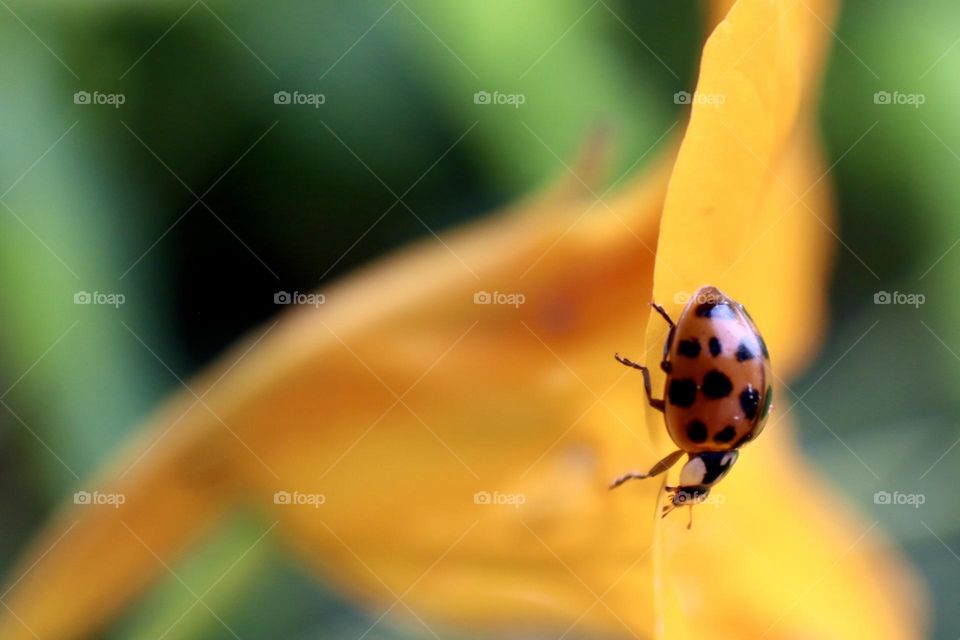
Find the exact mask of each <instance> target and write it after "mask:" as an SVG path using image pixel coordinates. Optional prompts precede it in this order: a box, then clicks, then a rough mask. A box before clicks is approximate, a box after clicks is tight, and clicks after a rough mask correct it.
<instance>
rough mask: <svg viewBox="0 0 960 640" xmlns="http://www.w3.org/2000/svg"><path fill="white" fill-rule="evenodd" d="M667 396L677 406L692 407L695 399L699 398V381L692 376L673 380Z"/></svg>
mask: <svg viewBox="0 0 960 640" xmlns="http://www.w3.org/2000/svg"><path fill="white" fill-rule="evenodd" d="M667 398H669V399H670V404H672V405H673V406H675V407H682V408H687V407H692V406H693V401H694V400H696V398H697V383H696V382H694V381H693V380H691V379H690V378H683V379H680V380H671V381H670V388H669V389H667Z"/></svg>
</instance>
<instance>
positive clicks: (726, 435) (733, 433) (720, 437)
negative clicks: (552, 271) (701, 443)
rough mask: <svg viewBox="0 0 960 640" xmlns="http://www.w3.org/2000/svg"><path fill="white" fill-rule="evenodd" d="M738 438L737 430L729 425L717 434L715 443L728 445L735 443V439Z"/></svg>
mask: <svg viewBox="0 0 960 640" xmlns="http://www.w3.org/2000/svg"><path fill="white" fill-rule="evenodd" d="M736 437H737V428H736V427H734V426H733V425H730V424H728V425H727V426H725V427H724V428H723V429H720V431H718V432H717V435H715V436H713V441H714V442H719V443H720V444H726V443H728V442H733V439H734V438H736Z"/></svg>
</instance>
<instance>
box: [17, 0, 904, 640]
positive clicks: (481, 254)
mask: <svg viewBox="0 0 960 640" xmlns="http://www.w3.org/2000/svg"><path fill="white" fill-rule="evenodd" d="M728 8H729V11H728ZM713 11H714V18H715V20H714V21H715V22H716V24H717V26H716V28H715V30H714V31H713V33H712V35H711V36H710V38H709V40H708V41H707V43H706V45H705V47H704V53H703V59H702V66H701V71H700V78H699V82H698V85H697V94H696V98H695V99H694V100H692V102H693V106H692V114H691V118H690V122H689V125H688V128H687V131H686V134H685V136H684V138H683V142H682V145H681V146H680V149H679V152H678V154H677V156H676V159H675V163H673V166H672V171H671V170H670V167H669V166H667V164H666V163H660V165H658V167H657V168H655V169H654V170H652V171H651V172H650V173H649V174H648V175H647V176H646V177H645V178H644V179H643V181H640V182H636V183H635V184H633V185H632V186H630V187H628V188H626V189H624V190H623V191H622V192H620V193H618V194H616V195H615V196H613V197H611V198H610V199H609V201H608V202H602V203H598V202H597V199H596V198H595V197H594V195H593V194H585V193H582V192H578V191H577V190H576V189H571V188H570V186H569V185H566V186H565V187H564V188H560V189H557V190H555V191H553V192H550V193H548V194H546V195H544V196H541V197H540V198H538V199H535V200H533V201H531V202H529V203H524V204H521V205H518V206H516V207H514V208H512V209H511V210H508V211H505V212H502V213H498V214H496V215H493V216H491V217H489V218H488V219H486V220H484V221H482V222H479V223H476V224H474V225H471V226H470V227H469V228H465V229H463V230H461V231H459V232H457V233H454V234H452V235H451V236H450V237H448V238H444V241H443V243H442V244H441V243H437V242H436V241H435V240H433V239H431V240H430V241H428V242H424V243H421V244H419V245H416V246H414V247H412V248H410V249H408V250H406V251H403V252H401V253H399V254H397V255H394V256H392V257H390V258H388V259H386V260H383V261H381V262H380V263H378V264H376V265H373V266H371V267H369V268H367V269H365V270H363V271H362V272H360V273H357V274H356V275H354V276H352V277H350V278H348V279H346V280H345V281H343V282H342V283H341V284H340V285H339V286H337V287H335V288H333V289H331V290H329V291H326V292H325V294H326V300H327V303H326V304H325V305H324V306H323V307H322V308H321V309H320V310H315V309H313V308H312V307H307V308H304V309H302V310H298V311H296V312H293V313H290V314H288V315H286V316H284V317H283V318H282V319H281V320H280V321H279V323H278V324H277V325H276V326H274V327H271V328H269V329H266V330H265V331H264V332H262V333H261V334H259V335H258V336H255V337H253V338H251V340H250V341H249V342H248V343H247V344H244V345H240V346H239V347H238V348H237V349H235V350H234V351H233V352H232V353H230V354H228V355H226V356H225V357H224V358H223V359H222V361H221V362H220V363H219V364H218V365H217V366H215V367H214V368H212V369H211V370H210V371H209V372H208V373H207V374H205V375H204V376H202V378H201V379H200V380H199V381H197V382H195V383H192V384H191V385H190V387H191V389H192V391H190V392H184V393H182V394H179V395H177V396H176V397H174V398H172V399H171V400H170V402H169V403H168V404H167V405H166V406H165V407H164V408H163V409H162V410H161V411H160V412H159V413H158V414H157V415H156V416H155V417H154V419H153V420H152V421H151V423H150V424H149V425H148V426H147V428H146V429H144V431H143V433H142V435H141V437H140V438H139V439H138V441H137V442H136V443H134V444H133V445H131V447H130V448H129V449H128V450H127V451H125V452H123V453H122V454H121V455H119V456H118V458H117V460H116V461H115V462H114V464H112V465H111V466H110V467H108V468H107V469H105V470H104V472H103V476H102V481H101V483H100V484H99V487H100V490H102V491H103V492H105V493H120V494H123V495H124V496H125V498H126V502H125V504H123V505H122V506H120V507H119V508H116V509H114V508H94V509H89V508H86V509H81V508H78V507H75V506H69V507H65V508H64V510H63V512H62V513H61V514H60V515H59V516H58V518H57V519H56V520H55V521H54V522H53V523H51V525H50V526H49V528H48V529H47V530H46V531H45V532H44V533H43V534H42V535H41V536H40V537H39V538H38V539H37V540H36V542H35V544H34V546H33V548H32V549H31V550H29V551H28V553H27V554H26V555H25V557H24V559H23V563H22V565H21V566H20V567H19V569H18V570H16V571H15V572H14V577H13V579H14V580H16V582H15V584H13V586H12V589H11V590H10V591H9V594H8V595H7V596H6V597H5V599H4V602H5V603H6V604H7V607H8V608H7V609H6V610H4V611H2V612H0V613H3V617H2V618H0V637H3V638H30V637H33V636H34V634H35V635H36V636H38V637H40V638H58V639H59V638H75V637H83V636H85V635H88V634H89V633H91V631H92V630H93V629H95V628H98V627H100V626H101V625H103V624H105V623H106V622H107V621H108V620H110V619H111V617H112V616H114V615H116V614H117V612H118V611H119V610H120V609H121V608H122V607H124V606H125V605H127V604H129V603H130V602H131V601H132V600H133V599H134V598H136V597H137V596H138V595H139V594H140V593H142V592H143V590H144V589H145V588H146V587H147V586H149V584H150V583H151V582H152V581H153V580H155V579H156V578H158V577H159V576H161V575H163V574H164V572H165V571H166V570H167V567H168V566H169V565H171V564H172V563H174V562H175V560H176V558H177V557H178V555H179V554H181V553H182V552H183V551H185V550H187V549H188V548H189V547H190V545H191V544H192V543H193V542H195V541H196V540H197V539H198V538H199V536H200V535H201V534H203V533H208V532H210V531H211V530H213V529H215V527H216V525H217V523H218V522H219V521H220V519H221V517H222V516H223V514H224V513H225V512H226V510H227V509H229V508H231V507H233V506H234V505H235V504H236V503H238V502H242V503H246V504H248V505H252V506H253V507H254V508H257V509H259V510H261V511H264V512H267V513H268V517H269V518H271V520H276V521H277V522H278V525H277V528H276V531H277V532H278V533H279V534H281V535H282V536H284V538H285V539H286V540H287V541H288V543H289V546H290V548H291V550H292V552H293V553H296V554H298V555H299V557H301V558H302V559H303V561H304V563H306V564H307V566H309V567H311V568H312V569H314V570H315V571H316V572H317V574H318V576H321V577H322V578H323V579H325V580H328V581H330V582H332V583H333V584H334V585H336V586H338V587H339V588H341V589H342V590H343V591H344V592H346V593H347V594H349V595H351V596H353V597H354V598H355V599H357V600H358V601H360V602H362V603H364V604H365V605H367V606H369V608H370V610H371V612H372V613H373V615H374V616H375V619H376V616H379V615H380V613H381V612H384V611H389V612H390V614H391V615H394V616H397V617H406V618H409V619H410V620H411V621H413V623H414V624H417V625H428V626H430V627H431V628H433V627H436V628H444V627H445V626H446V625H451V626H457V627H465V628H482V629H486V630H488V631H489V632H494V631H496V630H503V629H529V628H542V629H550V630H556V631H558V635H559V633H563V632H565V631H571V633H574V635H578V634H579V635H584V636H587V637H597V636H602V635H605V634H606V635H609V636H636V637H669V638H685V637H696V638H704V637H707V638H743V637H767V638H801V637H802V638H807V637H829V636H833V637H841V638H852V637H871V638H908V637H919V636H920V635H921V633H922V628H921V626H922V622H921V613H920V607H921V603H920V596H919V594H918V589H917V587H916V586H915V579H914V578H913V576H912V574H911V573H910V572H909V571H908V569H907V568H906V567H905V566H904V565H903V564H902V563H901V561H900V560H899V559H898V558H897V556H896V555H895V554H894V553H893V552H892V551H891V550H890V549H889V548H886V543H885V541H884V540H883V538H882V537H881V536H880V534H879V533H878V531H877V530H876V529H875V528H874V526H872V525H871V524H870V523H869V522H867V521H865V520H863V519H862V518H860V517H858V516H857V515H855V514H854V513H853V512H852V510H851V509H850V507H849V506H847V505H844V504H843V503H842V502H841V501H840V500H839V499H838V498H835V497H833V496H832V495H831V494H830V492H829V491H828V490H827V489H826V488H825V484H824V482H823V481H822V480H821V479H819V478H818V477H817V476H816V475H815V474H814V473H813V472H812V471H811V470H810V469H809V468H808V466H807V465H806V464H805V463H804V461H803V460H802V459H801V458H800V457H799V456H798V454H797V453H796V446H795V444H794V442H793V439H792V435H791V427H790V425H789V423H788V421H787V420H785V419H780V418H779V417H778V416H777V415H776V414H775V415H774V416H773V417H772V418H771V420H770V424H768V426H767V429H766V430H765V432H764V435H763V437H762V438H760V439H758V441H757V442H756V443H752V444H750V445H749V446H748V447H746V449H745V451H744V453H743V455H742V456H741V461H740V462H739V464H738V465H737V468H736V469H735V470H734V471H733V472H732V473H731V475H730V476H729V477H728V479H726V480H724V483H723V488H722V494H723V497H724V504H723V505H722V508H713V507H711V506H706V505H704V506H701V507H698V512H697V520H698V522H697V524H696V526H695V527H694V529H693V530H692V531H687V530H686V529H685V524H686V520H685V514H684V515H674V516H671V517H669V518H667V519H665V520H662V521H661V519H660V518H659V517H658V512H659V505H658V501H659V499H660V494H661V483H658V482H655V481H652V480H651V481H647V482H638V483H635V484H634V485H632V486H629V487H628V488H624V489H621V490H620V491H619V492H616V493H610V492H608V491H607V490H606V486H607V482H608V481H609V480H610V479H611V478H613V477H614V476H615V475H617V474H618V473H619V472H622V471H624V470H626V469H629V468H637V467H639V468H644V467H646V466H649V465H650V464H652V463H653V462H654V461H655V460H657V459H659V457H660V456H661V455H662V454H663V453H665V452H666V451H667V445H668V443H667V442H666V440H667V438H666V436H665V434H664V429H663V424H662V416H660V415H659V414H656V413H652V412H651V411H648V410H647V409H646V408H645V402H644V398H643V394H642V387H641V385H640V382H639V380H638V379H637V378H638V376H635V375H632V374H631V372H630V371H628V370H625V369H623V368H622V367H619V366H617V365H616V363H615V362H614V361H613V359H612V354H613V352H614V351H617V350H620V351H623V352H626V353H629V354H631V355H632V356H633V357H634V358H636V359H641V360H643V359H645V360H646V361H654V360H656V358H657V355H658V353H659V352H660V351H661V349H662V345H663V339H664V327H663V326H662V323H660V322H658V321H653V322H651V321H650V312H649V309H648V307H647V302H648V301H649V300H650V299H651V298H656V299H657V300H658V301H660V302H661V303H663V304H665V305H666V306H667V308H668V310H671V311H672V312H676V311H677V309H678V308H679V303H680V301H681V299H682V294H683V292H693V291H695V290H696V289H697V288H698V287H699V286H701V285H703V284H706V283H710V284H714V285H717V286H719V287H720V288H722V289H723V290H724V291H726V292H728V293H730V294H731V295H733V296H734V297H735V298H737V299H738V300H740V301H742V302H744V303H745V304H746V305H747V306H748V307H749V308H750V310H751V312H752V314H753V316H754V318H755V319H756V321H757V323H758V325H759V326H760V327H761V328H762V329H763V330H764V335H765V337H766V339H767V342H768V344H769V348H770V351H771V353H772V354H773V362H774V367H775V371H776V373H777V376H778V378H779V380H780V381H781V383H780V384H779V385H778V388H777V389H776V391H775V393H776V397H777V398H778V407H781V408H786V407H787V406H789V404H791V397H790V394H789V392H788V391H787V387H786V385H785V384H783V383H782V380H783V379H788V378H789V377H790V376H791V375H792V374H794V373H795V372H796V371H797V370H798V369H799V367H801V366H802V365H803V364H804V363H805V362H806V361H807V360H808V359H809V358H810V354H811V353H812V350H813V348H814V347H815V345H816V343H817V338H818V335H819V333H820V328H821V326H822V323H823V317H824V287H825V280H826V274H827V268H828V265H829V261H830V254H831V248H832V244H833V236H832V231H830V225H831V218H830V196H829V191H828V185H827V183H826V181H825V180H824V179H823V174H824V171H825V168H824V166H823V163H822V161H821V158H820V154H819V150H818V146H817V143H816V140H815V134H814V127H813V112H812V105H813V103H814V102H815V87H816V85H817V81H818V74H819V69H820V68H821V66H822V65H821V63H822V58H823V56H824V48H825V45H826V41H827V39H828V38H829V33H830V32H829V28H828V27H827V26H826V25H828V24H829V23H830V21H831V17H832V12H833V6H832V2H830V1H829V0H818V1H814V0H810V1H809V2H807V1H801V2H793V1H785V0H784V1H781V0H738V1H737V2H734V3H731V2H717V3H715V6H714V9H713ZM668 179H669V184H668ZM661 212H662V215H661ZM654 256H655V258H654ZM487 302H490V303H489V304H486V303H487ZM644 336H645V337H646V338H645V340H644ZM655 382H656V383H657V384H659V383H662V377H661V378H659V379H657V380H656V381H655ZM655 386H657V385H655ZM321 502H322V504H320V503H321ZM441 635H442V634H441Z"/></svg>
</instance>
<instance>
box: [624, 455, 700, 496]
mask: <svg viewBox="0 0 960 640" xmlns="http://www.w3.org/2000/svg"><path fill="white" fill-rule="evenodd" d="M681 456H683V451H679V450H678V451H674V452H673V453H671V454H670V455H668V456H667V457H665V458H664V459H663V460H661V461H660V462H658V463H657V464H655V465H653V466H652V467H651V468H650V471H648V472H647V473H640V472H639V471H631V472H630V473H625V474H624V475H622V476H620V477H619V478H617V479H616V480H614V481H613V484H611V485H610V488H611V489H616V488H617V487H619V486H620V485H622V484H623V483H624V482H626V481H627V480H643V479H644V478H652V477H653V476H656V475H660V474H661V473H663V472H664V471H666V470H667V469H669V468H670V467H672V466H673V465H675V464H676V463H677V460H679V459H680V457H681Z"/></svg>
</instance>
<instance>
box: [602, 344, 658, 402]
mask: <svg viewBox="0 0 960 640" xmlns="http://www.w3.org/2000/svg"><path fill="white" fill-rule="evenodd" d="M613 357H614V358H616V359H617V362H619V363H620V364H622V365H624V366H627V367H630V368H632V369H636V370H637V371H639V372H640V373H642V374H643V389H644V391H646V392H647V401H649V402H650V406H651V407H653V408H654V409H656V410H657V411H663V400H662V399H657V398H654V397H653V385H652V384H651V383H650V370H649V369H647V368H646V367H645V366H643V365H642V364H637V363H636V362H634V361H633V360H629V359H627V358H624V357H623V356H621V355H620V354H619V353H615V354H613Z"/></svg>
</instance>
